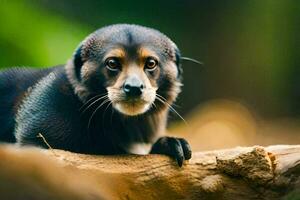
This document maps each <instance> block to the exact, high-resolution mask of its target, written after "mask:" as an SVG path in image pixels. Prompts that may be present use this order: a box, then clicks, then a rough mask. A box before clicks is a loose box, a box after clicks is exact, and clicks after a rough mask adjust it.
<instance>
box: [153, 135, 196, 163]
mask: <svg viewBox="0 0 300 200" xmlns="http://www.w3.org/2000/svg"><path fill="white" fill-rule="evenodd" d="M150 153H152V154H164V155H168V156H171V157H172V158H174V159H176V161H177V163H178V165H179V166H180V167H181V166H182V163H183V161H184V160H189V159H190V158H191V157H192V150H191V147H190V145H189V143H188V142H187V141H186V140H185V139H183V138H175V137H161V138H159V139H158V140H157V142H156V143H154V144H153V146H152V149H151V152H150Z"/></svg>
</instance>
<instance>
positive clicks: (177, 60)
mask: <svg viewBox="0 0 300 200" xmlns="http://www.w3.org/2000/svg"><path fill="white" fill-rule="evenodd" d="M175 64H176V66H177V70H178V75H177V78H181V76H182V72H183V70H182V67H181V54H180V51H179V49H178V48H177V47H175Z"/></svg>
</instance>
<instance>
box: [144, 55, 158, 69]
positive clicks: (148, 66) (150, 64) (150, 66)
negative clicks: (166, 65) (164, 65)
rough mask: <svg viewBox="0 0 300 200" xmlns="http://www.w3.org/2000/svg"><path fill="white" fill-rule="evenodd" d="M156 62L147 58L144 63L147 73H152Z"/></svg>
mask: <svg viewBox="0 0 300 200" xmlns="http://www.w3.org/2000/svg"><path fill="white" fill-rule="evenodd" d="M157 64H158V62H157V60H155V59H154V58H147V60H146V63H145V69H146V70H148V71H154V70H155V69H156V67H157Z"/></svg>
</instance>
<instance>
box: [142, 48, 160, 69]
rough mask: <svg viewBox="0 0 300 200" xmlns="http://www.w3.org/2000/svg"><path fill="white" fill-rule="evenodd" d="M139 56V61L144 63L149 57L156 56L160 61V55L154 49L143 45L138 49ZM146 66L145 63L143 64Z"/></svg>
mask: <svg viewBox="0 0 300 200" xmlns="http://www.w3.org/2000/svg"><path fill="white" fill-rule="evenodd" d="M138 56H139V62H141V63H142V64H145V60H146V59H147V58H148V57H153V58H155V59H156V60H157V61H159V57H158V56H157V54H156V53H155V52H154V51H152V50H151V49H148V48H146V47H141V48H140V49H139V50H138ZM143 66H144V65H143Z"/></svg>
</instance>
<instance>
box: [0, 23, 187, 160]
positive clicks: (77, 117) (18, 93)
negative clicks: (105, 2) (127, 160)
mask: <svg viewBox="0 0 300 200" xmlns="http://www.w3.org/2000/svg"><path fill="white" fill-rule="evenodd" d="M100 36H101V37H100ZM99 38H106V40H105V41H102V40H100V39H99ZM114 44H118V45H120V44H121V45H123V47H124V48H127V50H128V52H129V53H130V52H133V49H134V48H136V47H137V46H139V45H141V44H146V45H148V46H150V47H152V48H153V50H155V51H156V52H157V54H158V55H160V56H161V62H162V65H163V64H164V63H165V62H166V60H173V62H174V63H175V64H176V65H177V68H178V73H177V74H178V75H179V76H180V75H181V66H180V54H179V50H178V49H177V47H176V46H175V44H174V43H172V41H171V40H169V39H168V38H167V37H166V36H165V35H163V34H161V33H160V32H158V31H155V30H153V29H148V28H144V27H140V26H136V25H115V26H109V27H105V28H103V29H100V30H98V31H96V32H95V33H93V34H91V35H90V36H89V37H88V38H87V39H86V40H85V41H84V42H83V43H82V44H81V45H80V47H79V48H78V49H77V50H76V52H75V54H74V57H73V59H72V61H71V62H69V63H68V64H67V65H66V66H60V67H54V68H49V69H43V70H34V69H23V68H17V69H12V70H8V71H4V72H1V73H0V102H1V104H0V124H1V129H0V140H2V141H7V142H15V141H17V142H18V143H19V144H21V145H38V146H41V147H45V148H47V145H46V144H45V142H44V141H43V140H42V139H41V138H40V137H37V136H38V135H39V134H42V135H43V137H44V138H45V139H46V140H47V142H48V143H49V144H50V146H51V147H52V148H58V149H65V150H70V151H73V152H79V153H90V154H124V153H129V152H128V147H129V146H130V145H132V144H135V143H152V144H153V143H154V142H155V141H156V140H157V139H158V138H157V134H158V132H159V131H160V130H161V129H163V128H165V124H166V121H167V114H168V108H167V106H166V105H164V104H162V103H161V102H159V101H157V100H156V101H155V103H156V105H157V108H151V109H150V110H148V111H147V112H145V113H144V114H141V115H138V116H124V114H121V113H120V112H118V111H116V110H115V109H114V108H113V107H112V105H111V104H108V103H105V102H104V101H100V102H98V104H95V105H92V104H85V103H88V101H89V100H90V99H91V98H93V97H95V96H96V95H99V94H104V93H106V92H107V91H106V87H107V85H108V84H109V82H111V81H112V80H113V79H114V78H112V77H111V76H112V75H111V76H108V77H107V76H105V74H104V73H103V69H104V68H103V63H102V61H101V59H102V57H101V56H103V54H104V52H105V51H107V50H108V49H109V48H110V47H111V46H112V45H114ZM151 45H152V46H151ZM87 51H90V53H87ZM83 57H84V58H83ZM86 60H91V61H94V62H98V63H99V64H98V65H97V66H96V69H94V70H95V71H93V73H91V74H90V75H89V76H88V77H84V76H81V73H82V71H81V70H82V66H83V65H84V63H85V61H86ZM160 67H161V68H160V76H159V78H157V84H158V87H159V89H158V90H157V93H158V94H159V95H161V96H162V97H164V98H165V99H166V100H168V101H169V102H170V103H172V102H173V101H174V100H175V98H176V97H177V94H178V92H179V89H178V87H179V86H178V83H180V80H179V79H176V77H174V78H173V79H172V77H168V76H170V75H168V76H167V74H165V71H164V68H163V66H160ZM89 70H92V69H89ZM29 88H32V89H30V90H29ZM25 93H26V95H25ZM99 103H104V105H105V106H102V107H101V108H100V109H98V110H97V112H94V111H95V110H96V109H97V108H98V107H97V106H99ZM83 110H84V112H83ZM93 114H94V117H93V118H91V116H92V115H93ZM151 152H152V153H161V154H167V155H169V156H172V157H175V158H176V159H177V161H178V163H179V165H182V161H183V160H187V159H189V158H190V156H191V154H190V148H189V145H188V143H187V142H186V141H184V140H182V139H175V138H174V139H172V138H171V139H170V138H169V137H168V138H166V139H160V140H158V141H157V142H156V143H155V145H154V146H153V148H152V151H151Z"/></svg>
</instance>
